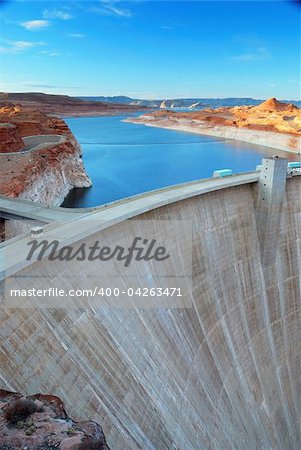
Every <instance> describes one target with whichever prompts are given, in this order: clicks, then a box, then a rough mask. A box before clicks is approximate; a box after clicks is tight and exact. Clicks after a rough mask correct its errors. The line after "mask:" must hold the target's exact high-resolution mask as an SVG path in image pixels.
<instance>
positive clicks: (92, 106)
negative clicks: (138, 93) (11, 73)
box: [0, 92, 145, 116]
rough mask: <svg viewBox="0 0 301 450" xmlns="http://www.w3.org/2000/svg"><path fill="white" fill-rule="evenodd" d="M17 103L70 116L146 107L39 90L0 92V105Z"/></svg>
mask: <svg viewBox="0 0 301 450" xmlns="http://www.w3.org/2000/svg"><path fill="white" fill-rule="evenodd" d="M16 103H19V104H21V105H22V107H23V108H25V109H28V110H29V112H30V111H31V110H32V109H39V110H40V111H43V112H44V113H47V114H49V113H51V114H62V115H68V116H91V115H93V116H103V115H114V114H120V113H122V112H131V111H133V112H135V111H139V110H141V109H145V106H144V107H143V108H142V107H140V106H138V105H127V104H118V103H106V102H100V101H93V100H92V101H89V100H83V99H80V98H77V97H69V96H68V95H51V94H43V93H39V92H27V93H6V92H0V107H3V106H5V105H7V106H13V105H15V104H16Z"/></svg>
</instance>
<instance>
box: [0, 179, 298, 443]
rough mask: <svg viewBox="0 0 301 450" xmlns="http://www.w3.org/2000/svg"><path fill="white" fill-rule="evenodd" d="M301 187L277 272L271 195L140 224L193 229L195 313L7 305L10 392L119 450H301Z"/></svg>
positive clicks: (196, 205) (4, 329) (290, 182)
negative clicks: (268, 213) (42, 403)
mask: <svg viewBox="0 0 301 450" xmlns="http://www.w3.org/2000/svg"><path fill="white" fill-rule="evenodd" d="M300 187H301V177H293V178H288V179H287V182H286V186H285V193H284V201H283V203H282V204H281V206H280V207H279V208H278V210H277V212H275V220H276V221H278V222H277V223H278V225H277V226H276V225H275V220H274V222H273V221H272V222H273V223H274V228H273V233H272V234H270V235H269V236H268V235H267V234H265V236H264V242H267V240H269V248H271V247H273V248H274V250H275V251H274V253H273V255H272V256H271V254H270V253H269V257H268V258H267V260H265V259H263V253H262V249H261V245H262V242H261V239H260V238H259V236H258V233H259V228H258V223H257V221H258V190H259V186H258V183H249V184H244V185H240V186H235V187H229V188H225V189H220V190H216V191H214V192H210V193H206V194H204V195H198V196H194V197H192V198H187V199H185V200H181V201H177V202H175V203H171V204H169V205H165V206H162V207H159V208H156V209H153V210H151V211H148V212H146V213H145V214H141V215H140V216H139V217H138V218H139V219H145V220H158V219H160V220H165V219H169V220H178V219H185V220H187V219H191V220H192V224H193V242H192V251H193V252H192V285H191V289H190V296H191V300H192V304H191V307H190V308H184V309H183V308H181V309H180V308H167V309H163V308H162V309H138V308H132V309H121V308H104V307H101V305H100V306H99V307H98V308H95V310H93V311H84V310H80V309H78V310H75V309H71V310H68V309H65V308H63V307H62V308H57V309H55V308H45V309H41V308H39V309H34V310H33V309H11V308H9V307H8V305H7V304H5V305H4V306H3V307H2V308H1V311H0V324H1V326H0V336H1V338H0V342H1V344H0V361H1V371H0V382H1V387H2V388H5V389H11V390H18V391H22V392H24V393H26V394H28V395H29V394H32V393H36V392H39V391H40V392H47V393H52V394H54V395H58V396H60V397H61V398H62V399H63V400H64V401H65V403H66V407H67V409H68V411H69V412H70V414H72V415H73V417H74V418H78V419H83V418H87V417H88V418H91V419H93V420H96V421H97V422H99V423H100V424H101V425H102V427H103V429H104V432H105V435H106V438H107V441H108V444H109V446H110V448H111V449H112V450H125V449H130V450H138V449H143V450H148V449H151V450H155V449H156V450H175V449H178V450H199V449H212V450H227V449H238V450H243V449H248V450H250V449H254V450H255V449H256V450H258V449H266V450H271V449H273V450H284V449H287V450H293V449H296V450H297V449H300V446H301V437H300V436H301V435H300V420H301V419H300V411H301V377H300V370H301V347H300V342H301V321H300V304H301V299H300V261H301V257H300V239H301V227H300V224H301V222H300V219H301V215H300V212H301V195H300ZM278 206H279V205H278ZM272 222H271V223H272ZM118 226H120V224H118V225H113V226H111V227H110V228H108V230H107V232H108V233H114V230H115V228H116V227H118ZM269 229H270V228H269ZM39 264H44V262H43V261H41V262H40V263H39ZM45 264H46V263H45ZM66 270H75V268H74V266H73V265H72V268H70V269H68V265H66ZM20 273H21V274H22V271H20Z"/></svg>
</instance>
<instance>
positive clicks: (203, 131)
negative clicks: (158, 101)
mask: <svg viewBox="0 0 301 450" xmlns="http://www.w3.org/2000/svg"><path fill="white" fill-rule="evenodd" d="M167 121H168V124H167ZM123 122H129V123H134V124H137V125H145V126H149V127H155V128H165V129H168V130H173V131H180V132H181V131H182V132H185V133H193V134H200V135H204V136H215V137H219V138H223V139H231V140H235V141H240V142H245V143H249V144H253V145H261V146H264V147H269V148H271V149H275V150H280V151H282V152H287V153H293V154H295V155H298V156H300V155H301V137H300V136H298V135H290V134H286V133H278V132H276V131H262V130H256V129H243V128H237V127H233V126H229V125H216V126H208V125H207V123H206V122H205V121H201V120H198V121H196V120H188V119H175V118H172V119H166V118H164V119H159V120H158V119H156V118H155V117H154V116H140V117H138V118H127V119H124V120H123Z"/></svg>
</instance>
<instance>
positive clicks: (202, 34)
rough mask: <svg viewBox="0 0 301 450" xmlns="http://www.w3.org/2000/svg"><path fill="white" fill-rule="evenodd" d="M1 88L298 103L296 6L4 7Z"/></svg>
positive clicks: (106, 2)
mask: <svg viewBox="0 0 301 450" xmlns="http://www.w3.org/2000/svg"><path fill="white" fill-rule="evenodd" d="M0 5H1V8H0V64H1V73H0V90H2V91H6V92H8V91H10V92H30V91H31V92H33V91H35V92H48V93H53V94H70V95H78V96H79V95H128V96H131V97H136V98H175V97H255V98H268V97H272V96H273V97H277V98H279V99H299V98H300V8H298V6H297V5H296V4H295V3H293V2H290V1H285V0H283V1H267V2H264V1H234V2H227V1H221V2H217V1H210V2H206V1H193V2H188V1H185V2H184V1H176V2H172V1H165V2H164V1H148V2H146V1H139V0H137V1H131V2H120V1H111V0H103V1H100V0H98V1H94V2H90V1H80V0H78V1H72V0H65V1H61V2H56V1H34V2H28V1H25V0H23V1H21V0H20V1H6V2H4V3H3V2H1V3H0Z"/></svg>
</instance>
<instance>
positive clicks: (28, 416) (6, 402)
mask: <svg viewBox="0 0 301 450" xmlns="http://www.w3.org/2000/svg"><path fill="white" fill-rule="evenodd" d="M0 448H1V449H2V450H4V449H5V450H17V449H23V450H25V449H27V450H46V449H55V448H57V449H60V450H88V449H90V450H92V449H95V450H109V447H108V446H107V444H106V439H105V436H104V434H103V431H102V428H101V426H100V425H98V424H97V423H96V422H92V421H85V422H75V421H74V420H72V419H70V418H69V417H68V415H67V413H66V411H65V406H64V403H63V402H62V401H61V400H60V399H59V398H58V397H55V396H53V395H43V394H37V395H31V396H29V397H23V396H22V394H19V393H16V392H9V391H5V390H0Z"/></svg>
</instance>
